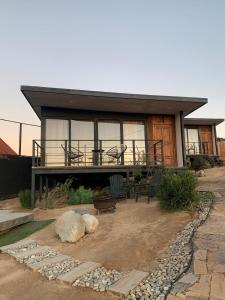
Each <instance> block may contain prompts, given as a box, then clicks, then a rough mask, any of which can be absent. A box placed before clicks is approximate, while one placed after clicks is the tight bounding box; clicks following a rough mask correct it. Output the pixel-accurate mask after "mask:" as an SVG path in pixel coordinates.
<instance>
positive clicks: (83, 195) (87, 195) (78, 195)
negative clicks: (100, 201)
mask: <svg viewBox="0 0 225 300" xmlns="http://www.w3.org/2000/svg"><path fill="white" fill-rule="evenodd" d="M96 195H97V192H95V191H93V190H92V189H90V188H89V189H86V188H85V187H84V186H80V187H79V188H78V189H77V190H76V191H75V192H73V194H72V195H71V196H70V198H69V201H68V204H70V205H74V204H90V203H93V197H94V196H96Z"/></svg>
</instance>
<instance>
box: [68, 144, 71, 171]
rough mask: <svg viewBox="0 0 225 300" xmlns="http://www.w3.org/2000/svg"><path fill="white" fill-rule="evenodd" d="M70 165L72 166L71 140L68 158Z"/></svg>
mask: <svg viewBox="0 0 225 300" xmlns="http://www.w3.org/2000/svg"><path fill="white" fill-rule="evenodd" d="M68 165H69V166H71V140H69V157H68Z"/></svg>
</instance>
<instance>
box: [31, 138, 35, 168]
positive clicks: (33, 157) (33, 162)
mask: <svg viewBox="0 0 225 300" xmlns="http://www.w3.org/2000/svg"><path fill="white" fill-rule="evenodd" d="M32 166H33V167H35V140H33V145H32Z"/></svg>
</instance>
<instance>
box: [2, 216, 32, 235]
mask: <svg viewBox="0 0 225 300" xmlns="http://www.w3.org/2000/svg"><path fill="white" fill-rule="evenodd" d="M33 218H34V215H33V214H32V213H23V212H18V213H17V212H1V213H0V232H1V231H6V230H9V229H11V228H13V227H16V226H18V225H21V224H25V223H28V222H30V221H32V220H33Z"/></svg>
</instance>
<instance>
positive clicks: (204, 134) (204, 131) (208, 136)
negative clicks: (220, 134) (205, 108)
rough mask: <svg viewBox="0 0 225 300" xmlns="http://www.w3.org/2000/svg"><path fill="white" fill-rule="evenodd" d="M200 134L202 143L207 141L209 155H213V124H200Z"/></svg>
mask: <svg viewBox="0 0 225 300" xmlns="http://www.w3.org/2000/svg"><path fill="white" fill-rule="evenodd" d="M199 136H200V141H201V143H207V145H208V155H213V136H212V126H210V125H209V126H208V125H201V126H199Z"/></svg>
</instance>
